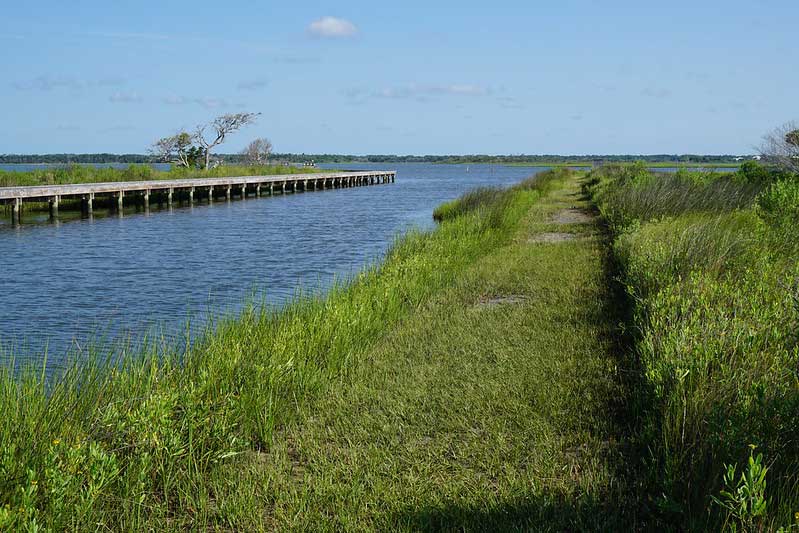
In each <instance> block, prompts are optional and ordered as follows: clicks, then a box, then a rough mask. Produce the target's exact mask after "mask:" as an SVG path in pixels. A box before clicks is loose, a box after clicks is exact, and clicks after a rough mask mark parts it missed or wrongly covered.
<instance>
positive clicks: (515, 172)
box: [0, 164, 543, 365]
mask: <svg viewBox="0 0 799 533" xmlns="http://www.w3.org/2000/svg"><path fill="white" fill-rule="evenodd" d="M325 167H326V168H335V169H352V170H356V169H357V170H360V169H365V170H372V169H380V170H397V171H398V173H397V178H396V183H393V184H387V185H374V186H367V187H353V188H346V189H333V190H325V191H316V192H307V193H297V194H287V195H285V196H281V195H276V196H274V197H265V198H260V199H255V198H249V199H247V200H243V201H242V200H234V201H232V202H230V203H227V202H224V201H221V202H219V201H218V202H216V203H214V204H212V205H210V206H209V205H207V204H206V203H202V202H201V203H199V204H196V205H194V206H193V207H188V206H186V207H177V206H176V207H175V208H174V209H173V210H171V211H170V210H166V209H165V210H163V211H157V210H154V211H152V212H150V213H149V214H144V213H139V214H126V215H125V216H124V217H123V218H118V217H105V218H101V217H95V218H94V219H93V220H74V221H69V222H61V223H58V222H56V223H49V222H44V221H42V222H41V223H32V224H23V225H21V226H16V227H14V226H11V225H10V224H3V225H1V226H0V258H2V263H1V264H2V274H1V275H0V346H2V347H3V348H4V352H5V355H3V356H2V358H8V357H9V354H11V353H14V354H15V356H16V358H17V360H20V359H26V358H27V359H29V360H39V359H41V358H42V357H43V353H44V351H45V347H46V348H47V352H48V365H53V364H55V365H57V364H58V363H59V361H61V360H63V357H64V354H65V353H67V352H68V351H69V350H72V351H75V350H77V348H78V347H83V346H85V345H86V342H87V340H92V339H94V341H96V340H97V338H98V337H100V338H102V339H104V341H105V342H110V341H111V340H112V339H120V338H130V337H132V338H134V339H135V338H137V337H141V335H142V334H143V333H144V332H147V331H150V332H152V331H156V332H159V333H162V334H165V335H166V336H167V337H170V336H174V337H176V338H180V337H181V336H182V335H185V333H184V332H185V330H186V327H185V325H186V322H187V319H188V318H189V317H192V321H191V324H192V330H193V331H197V330H198V329H199V328H198V326H199V325H200V324H201V323H202V321H203V320H204V317H206V316H207V315H208V314H209V313H210V314H211V315H215V316H219V315H220V314H225V313H231V312H236V311H238V310H240V309H241V307H242V305H243V304H244V302H246V301H247V300H248V298H250V297H251V296H252V295H253V294H255V297H256V299H257V300H259V301H260V300H262V299H264V300H265V301H267V302H269V303H274V304H280V303H281V302H282V301H285V299H286V298H289V297H291V295H292V294H293V293H294V291H295V289H296V287H297V286H298V285H302V286H304V287H306V288H310V289H314V288H316V289H318V288H323V287H325V286H328V285H329V284H330V282H331V281H332V280H333V279H334V278H337V277H338V278H342V277H346V276H348V275H351V274H352V273H354V272H356V271H358V270H359V269H361V268H362V267H363V266H364V265H366V264H368V263H369V262H371V261H374V260H377V259H380V258H381V257H382V255H383V254H384V253H385V251H386V249H387V248H388V246H389V245H390V244H391V242H392V240H393V239H394V237H395V236H396V235H397V234H399V233H402V232H404V231H406V230H407V229H409V228H410V227H420V228H430V227H432V226H433V222H432V219H431V216H432V211H433V209H434V208H435V207H436V206H437V205H439V204H440V203H442V202H444V201H447V200H451V199H453V198H456V197H457V196H459V195H460V194H462V193H463V192H465V191H467V190H469V189H472V188H474V187H477V186H483V185H509V184H512V183H516V182H518V181H520V180H522V179H524V178H526V177H528V176H530V175H532V174H535V173H537V172H540V171H541V170H543V169H541V168H529V167H528V168H523V167H503V166H497V165H468V166H467V165H430V164H385V165H383V164H347V165H326V166H325ZM4 222H5V221H4Z"/></svg>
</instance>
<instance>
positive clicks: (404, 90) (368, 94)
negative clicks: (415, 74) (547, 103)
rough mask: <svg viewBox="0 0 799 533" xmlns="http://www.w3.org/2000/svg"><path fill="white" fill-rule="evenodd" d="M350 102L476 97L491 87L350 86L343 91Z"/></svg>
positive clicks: (489, 90)
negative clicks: (379, 87) (361, 87)
mask: <svg viewBox="0 0 799 533" xmlns="http://www.w3.org/2000/svg"><path fill="white" fill-rule="evenodd" d="M344 94H345V95H346V96H347V98H349V99H350V101H351V102H354V103H362V102H364V101H365V100H367V99H370V98H376V99H389V100H416V101H417V102H428V101H431V100H434V99H436V98H439V97H476V96H487V95H489V94H491V89H490V88H488V87H484V86H482V85H470V84H449V85H419V84H415V83H411V84H408V85H402V86H398V87H384V88H382V89H376V90H371V91H369V90H364V89H357V88H351V89H348V90H346V91H345V93H344Z"/></svg>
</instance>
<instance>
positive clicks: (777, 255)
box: [588, 164, 799, 531]
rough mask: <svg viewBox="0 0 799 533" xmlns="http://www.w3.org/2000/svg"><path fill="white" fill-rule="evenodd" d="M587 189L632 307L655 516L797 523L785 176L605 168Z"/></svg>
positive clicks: (679, 520)
mask: <svg viewBox="0 0 799 533" xmlns="http://www.w3.org/2000/svg"><path fill="white" fill-rule="evenodd" d="M588 190H589V191H590V192H591V194H592V195H593V197H594V199H595V201H596V202H597V204H598V205H599V208H600V210H601V212H602V215H603V216H604V217H605V219H606V220H607V221H608V223H609V225H610V228H611V230H612V232H613V235H614V237H615V238H614V243H613V251H614V256H615V259H616V261H617V262H618V265H619V269H620V279H621V280H622V282H623V284H624V285H625V286H626V288H627V292H628V295H629V301H630V306H631V307H632V314H631V317H630V322H631V324H630V325H631V328H632V330H633V331H635V332H636V333H637V334H636V340H635V347H636V350H635V353H636V355H637V357H638V360H639V364H640V368H641V372H640V381H639V383H638V385H637V386H635V387H633V389H634V390H635V391H636V392H635V394H634V399H635V405H636V410H637V412H638V415H639V416H640V420H641V427H640V435H639V442H640V444H641V445H642V446H643V447H644V448H645V449H646V453H645V454H644V456H646V457H647V458H648V459H647V461H646V465H647V467H646V470H647V471H648V473H649V474H648V476H649V479H648V480H647V482H648V484H649V486H650V490H651V493H652V494H653V495H656V498H655V500H654V503H655V507H654V508H653V512H654V513H655V514H656V515H657V516H658V520H659V521H660V522H661V523H662V524H663V525H664V527H667V528H668V529H680V530H685V529H689V530H697V531H704V530H708V529H719V528H721V527H722V526H724V527H725V528H732V527H736V528H737V529H738V530H739V531H740V530H743V531H766V530H776V529H777V528H778V527H781V526H782V527H790V524H794V523H797V522H799V519H797V518H795V516H794V513H795V512H796V511H799V442H798V441H797V436H798V435H799V417H798V416H797V413H799V348H798V347H797V342H798V341H799V335H798V331H799V322H798V320H799V284H797V283H798V280H799V268H798V266H797V257H798V256H797V252H798V251H799V245H797V243H798V242H799V241H797V239H796V234H795V230H796V227H797V224H799V183H798V182H797V178H796V177H791V176H786V175H779V174H776V173H773V172H767V171H765V170H764V169H762V168H758V167H757V166H756V165H751V164H750V165H746V166H744V167H743V169H742V170H741V171H740V172H738V173H736V174H733V175H726V176H725V175H718V174H712V173H698V172H687V171H685V172H680V173H678V174H671V175H669V174H652V173H650V172H649V171H647V170H646V169H645V168H643V165H639V166H635V167H622V166H615V167H606V168H602V169H599V170H597V171H594V172H593V174H592V175H591V181H590V183H589V186H588ZM761 454H762V457H761ZM750 458H751V459H750ZM733 465H735V467H736V470H735V471H734V472H733V471H728V467H732V466H733ZM763 468H767V469H768V470H767V471H765V472H764V470H763ZM744 474H745V477H744V478H743V479H742V478H741V476H742V475H744ZM725 475H726V477H725ZM722 491H725V492H726V494H724V493H723V492H722ZM798 516H799V515H798ZM794 528H799V524H797V525H795V526H794Z"/></svg>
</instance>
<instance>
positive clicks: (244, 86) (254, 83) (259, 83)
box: [237, 79, 269, 91]
mask: <svg viewBox="0 0 799 533" xmlns="http://www.w3.org/2000/svg"><path fill="white" fill-rule="evenodd" d="M267 85H269V82H268V81H266V80H264V79H256V80H243V81H240V82H239V84H238V85H237V88H238V89H239V90H240V91H258V90H260V89H263V88H264V87H266V86H267Z"/></svg>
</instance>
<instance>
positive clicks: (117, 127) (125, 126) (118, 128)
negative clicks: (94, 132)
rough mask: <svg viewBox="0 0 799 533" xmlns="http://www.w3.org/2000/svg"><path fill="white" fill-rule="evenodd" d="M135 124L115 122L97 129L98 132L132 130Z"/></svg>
mask: <svg viewBox="0 0 799 533" xmlns="http://www.w3.org/2000/svg"><path fill="white" fill-rule="evenodd" d="M135 129H136V126H133V125H131V124H117V125H115V126H108V127H107V128H102V129H100V130H98V131H99V132H100V133H122V132H125V131H134V130H135Z"/></svg>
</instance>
